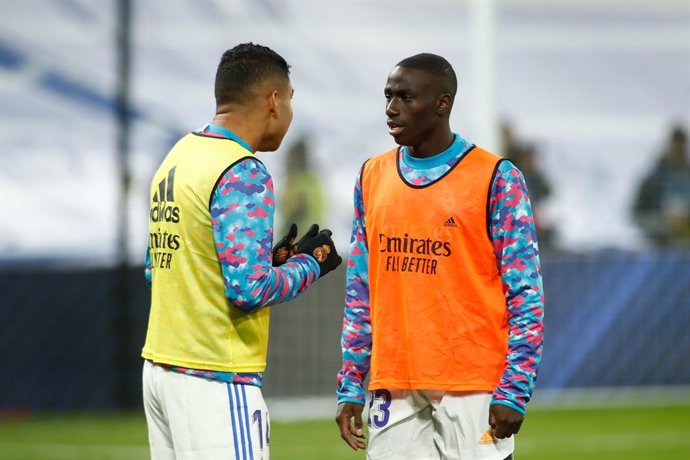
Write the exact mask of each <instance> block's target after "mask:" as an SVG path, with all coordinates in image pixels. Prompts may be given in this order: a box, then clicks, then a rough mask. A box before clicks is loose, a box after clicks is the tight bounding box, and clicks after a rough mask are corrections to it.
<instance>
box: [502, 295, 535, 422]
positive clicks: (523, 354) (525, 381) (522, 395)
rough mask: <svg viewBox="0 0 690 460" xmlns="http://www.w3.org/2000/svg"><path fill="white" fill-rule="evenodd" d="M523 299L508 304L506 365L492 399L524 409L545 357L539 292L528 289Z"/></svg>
mask: <svg viewBox="0 0 690 460" xmlns="http://www.w3.org/2000/svg"><path fill="white" fill-rule="evenodd" d="M521 299H522V300H520V301H516V302H513V304H512V305H509V309H512V310H513V311H512V312H510V313H509V315H510V319H509V337H508V353H507V355H506V367H505V370H504V372H503V376H502V378H501V382H500V383H499V385H498V387H497V388H496V390H495V391H494V396H493V399H494V401H497V402H503V403H507V404H508V405H511V406H513V407H514V408H517V409H519V410H521V411H522V412H523V413H524V410H525V406H526V405H527V403H528V402H529V400H530V399H531V397H532V391H533V390H534V384H535V381H536V378H537V370H538V368H539V364H540V362H541V357H542V350H543V334H542V332H543V319H544V310H543V299H542V298H541V294H540V293H537V292H535V291H533V290H531V289H525V292H524V293H523V296H521Z"/></svg>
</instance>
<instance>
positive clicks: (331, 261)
mask: <svg viewBox="0 0 690 460" xmlns="http://www.w3.org/2000/svg"><path fill="white" fill-rule="evenodd" d="M331 235H333V233H332V232H331V231H330V230H328V229H327V228H324V229H323V230H321V231H320V232H319V226H318V225H316V224H313V225H312V226H311V227H310V228H309V230H308V231H307V233H305V234H304V236H303V237H302V238H301V239H300V240H299V242H298V243H297V248H296V249H295V254H308V255H310V256H312V257H313V258H314V259H316V261H317V262H318V263H319V267H320V268H321V274H320V275H319V278H320V277H322V276H324V275H325V274H326V273H328V272H330V271H331V270H335V269H336V268H338V265H340V264H341V263H342V261H343V259H342V258H341V257H340V256H339V255H338V251H336V249H335V244H334V243H333V240H332V239H331Z"/></svg>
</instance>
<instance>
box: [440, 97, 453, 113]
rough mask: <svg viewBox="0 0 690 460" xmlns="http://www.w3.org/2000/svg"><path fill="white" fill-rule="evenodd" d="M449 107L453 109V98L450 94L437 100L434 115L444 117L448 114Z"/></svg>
mask: <svg viewBox="0 0 690 460" xmlns="http://www.w3.org/2000/svg"><path fill="white" fill-rule="evenodd" d="M451 107H453V96H451V95H450V94H442V95H441V96H440V97H439V98H438V103H437V106H436V113H437V114H438V115H446V114H447V113H448V112H450V109H451Z"/></svg>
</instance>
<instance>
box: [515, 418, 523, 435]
mask: <svg viewBox="0 0 690 460" xmlns="http://www.w3.org/2000/svg"><path fill="white" fill-rule="evenodd" d="M521 426H522V420H520V421H519V422H517V423H516V425H515V428H514V430H513V434H518V432H519V431H520V427H521Z"/></svg>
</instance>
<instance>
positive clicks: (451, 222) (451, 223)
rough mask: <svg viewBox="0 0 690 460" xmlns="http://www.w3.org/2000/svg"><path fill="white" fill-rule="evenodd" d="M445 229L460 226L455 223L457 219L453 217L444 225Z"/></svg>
mask: <svg viewBox="0 0 690 460" xmlns="http://www.w3.org/2000/svg"><path fill="white" fill-rule="evenodd" d="M443 226H444V227H457V226H458V224H457V223H456V222H455V217H453V216H451V217H450V218H449V219H448V220H447V221H445V222H444V223H443Z"/></svg>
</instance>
